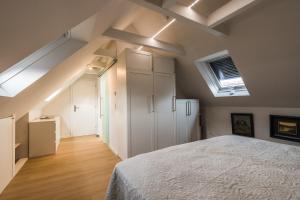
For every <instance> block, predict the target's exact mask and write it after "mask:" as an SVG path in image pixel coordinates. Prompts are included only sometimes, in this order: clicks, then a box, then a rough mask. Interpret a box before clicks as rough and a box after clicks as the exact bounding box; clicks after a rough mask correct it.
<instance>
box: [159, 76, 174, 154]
mask: <svg viewBox="0 0 300 200" xmlns="http://www.w3.org/2000/svg"><path fill="white" fill-rule="evenodd" d="M154 102H155V112H154V113H155V141H156V148H157V149H161V148H164V147H168V146H172V145H175V144H176V133H175V128H176V127H175V125H176V124H175V123H176V121H175V120H176V118H175V117H176V116H175V105H174V104H175V76H174V74H163V73H154Z"/></svg>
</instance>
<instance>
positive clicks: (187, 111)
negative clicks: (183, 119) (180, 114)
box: [185, 101, 189, 116]
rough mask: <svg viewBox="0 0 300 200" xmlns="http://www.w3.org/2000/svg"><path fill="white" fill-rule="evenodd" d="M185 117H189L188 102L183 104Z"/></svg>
mask: <svg viewBox="0 0 300 200" xmlns="http://www.w3.org/2000/svg"><path fill="white" fill-rule="evenodd" d="M185 115H186V116H189V102H188V101H187V102H185Z"/></svg>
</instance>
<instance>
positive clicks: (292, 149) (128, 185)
mask: <svg viewBox="0 0 300 200" xmlns="http://www.w3.org/2000/svg"><path fill="white" fill-rule="evenodd" d="M160 199H173V200H179V199H180V200H195V199H203V200H220V199H228V200H238V199H239V200H240V199H242V200H248V199H252V200H253V199H257V200H259V199H276V200H285V199H289V200H296V199H297V200H299V199H300V147H296V146H289V145H284V144H278V143H273V142H267V141H263V140H258V139H253V138H246V137H239V136H231V135H230V136H220V137H215V138H211V139H207V140H202V141H197V142H192V143H188V144H183V145H177V146H173V147H169V148H166V149H162V150H158V151H154V152H151V153H146V154H142V155H138V156H136V157H133V158H130V159H128V160H125V161H123V162H120V163H119V164H118V165H117V166H116V167H115V169H114V171H113V174H112V177H111V180H110V184H109V187H108V190H107V193H106V200H160Z"/></svg>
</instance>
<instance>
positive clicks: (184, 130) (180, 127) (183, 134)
mask: <svg viewBox="0 0 300 200" xmlns="http://www.w3.org/2000/svg"><path fill="white" fill-rule="evenodd" d="M187 109H188V108H187V101H185V100H176V144H184V143H187V142H189V141H190V137H189V131H190V130H189V128H188V121H187V119H188V118H187V117H188V113H187Z"/></svg>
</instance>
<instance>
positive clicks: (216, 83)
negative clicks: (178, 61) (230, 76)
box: [194, 50, 250, 97]
mask: <svg viewBox="0 0 300 200" xmlns="http://www.w3.org/2000/svg"><path fill="white" fill-rule="evenodd" d="M225 57H230V55H229V52H228V50H224V51H221V52H218V53H215V54H212V55H210V56H207V57H204V58H201V59H198V60H196V61H195V62H194V63H195V65H196V66H197V69H198V70H199V72H200V73H201V75H202V76H203V78H204V79H205V81H206V83H207V85H208V87H209V88H210V90H211V92H212V93H213V95H214V96H215V97H230V96H249V95H250V93H249V91H248V89H247V87H246V85H245V82H244V81H243V82H244V85H239V86H232V87H224V86H222V85H221V83H220V80H219V79H218V78H217V76H216V74H215V72H214V71H213V70H212V68H211V66H210V64H209V63H210V62H213V61H215V60H219V59H222V58H225ZM240 77H241V78H242V76H241V75H240ZM242 79H243V78H242Z"/></svg>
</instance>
